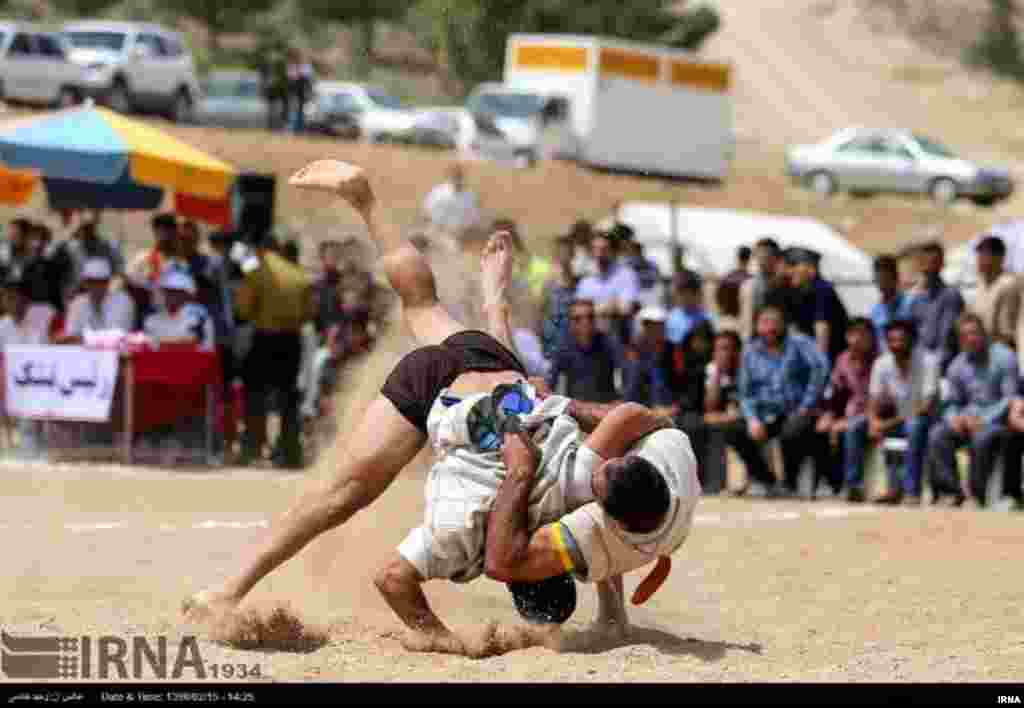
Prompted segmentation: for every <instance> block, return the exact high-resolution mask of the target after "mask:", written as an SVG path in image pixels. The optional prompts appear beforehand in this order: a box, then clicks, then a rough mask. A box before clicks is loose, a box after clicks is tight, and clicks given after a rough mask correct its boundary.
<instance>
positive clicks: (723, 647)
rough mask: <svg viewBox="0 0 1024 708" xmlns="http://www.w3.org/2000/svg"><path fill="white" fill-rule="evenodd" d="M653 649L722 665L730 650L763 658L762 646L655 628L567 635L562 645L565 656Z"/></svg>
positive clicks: (569, 633) (561, 651) (594, 631)
mask: <svg viewBox="0 0 1024 708" xmlns="http://www.w3.org/2000/svg"><path fill="white" fill-rule="evenodd" d="M645 645H646V646H650V647H653V648H654V649H656V650H658V651H659V652H660V653H662V654H671V655H673V656H683V655H688V656H695V657H697V658H699V659H701V660H702V661H708V662H711V661H719V660H721V659H722V658H723V657H724V656H725V654H726V652H728V651H729V650H736V651H744V652H748V653H750V654H758V655H760V654H762V653H763V648H762V646H761V645H760V644H757V643H753V642H752V643H750V644H734V643H732V642H716V641H709V640H704V639H698V638H697V637H678V636H676V635H674V634H669V633H668V632H665V631H662V630H660V629H655V628H653V627H637V626H633V627H631V628H630V631H629V634H628V636H626V637H614V636H608V635H606V634H604V633H602V632H600V631H597V630H581V631H572V630H570V631H566V632H565V633H564V634H563V635H562V638H561V642H560V643H559V648H558V651H559V653H562V654H603V653H604V652H607V651H612V650H613V649H619V648H622V647H631V646H645Z"/></svg>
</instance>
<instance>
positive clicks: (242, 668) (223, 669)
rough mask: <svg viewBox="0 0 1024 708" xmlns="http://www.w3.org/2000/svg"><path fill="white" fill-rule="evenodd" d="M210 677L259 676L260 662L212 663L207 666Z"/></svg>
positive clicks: (242, 677)
mask: <svg viewBox="0 0 1024 708" xmlns="http://www.w3.org/2000/svg"><path fill="white" fill-rule="evenodd" d="M207 669H208V671H209V674H210V678H215V679H218V678H226V679H229V678H241V679H244V678H258V677H259V676H260V675H261V674H260V665H259V664H210V665H209V666H207Z"/></svg>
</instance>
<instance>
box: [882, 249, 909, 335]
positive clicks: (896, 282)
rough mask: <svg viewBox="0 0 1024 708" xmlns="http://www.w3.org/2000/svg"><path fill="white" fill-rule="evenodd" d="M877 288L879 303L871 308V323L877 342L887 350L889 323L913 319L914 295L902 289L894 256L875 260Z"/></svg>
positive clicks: (897, 264)
mask: <svg viewBox="0 0 1024 708" xmlns="http://www.w3.org/2000/svg"><path fill="white" fill-rule="evenodd" d="M875 286H876V287H877V288H878V302H877V303H876V304H875V306H874V307H872V308H871V322H872V323H873V324H874V326H875V338H876V340H877V341H878V342H879V344H880V347H881V348H882V349H885V347H886V346H887V345H886V335H885V332H886V328H887V327H888V326H889V323H890V322H895V321H896V320H911V319H913V317H914V295H913V294H912V293H909V292H907V291H905V290H903V288H902V287H901V285H900V270H899V262H898V261H897V260H896V258H895V257H893V256H879V257H878V258H876V259H875Z"/></svg>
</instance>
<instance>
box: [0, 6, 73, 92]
mask: <svg viewBox="0 0 1024 708" xmlns="http://www.w3.org/2000/svg"><path fill="white" fill-rule="evenodd" d="M68 51H69V47H68V45H67V43H66V42H65V40H64V38H63V37H61V36H60V35H59V34H55V33H53V32H45V31H43V30H40V29H38V28H35V27H32V26H31V25H27V24H20V23H10V22H5V23H0V97H2V98H4V99H10V100H13V101H23V102H25V103H41V104H48V105H56V106H61V107H67V106H71V105H74V104H76V103H78V102H80V101H81V99H82V97H83V84H84V81H85V71H84V70H83V69H82V67H80V66H78V65H77V64H75V63H73V62H71V61H69V60H68Z"/></svg>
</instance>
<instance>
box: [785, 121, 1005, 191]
mask: <svg viewBox="0 0 1024 708" xmlns="http://www.w3.org/2000/svg"><path fill="white" fill-rule="evenodd" d="M786 173H787V174H788V175H789V176H790V177H793V178H794V179H797V180H800V181H801V182H803V183H804V184H806V185H807V186H809V187H810V188H811V189H813V190H814V191H816V192H818V193H819V194H822V195H828V194H832V193H833V192H835V191H837V190H840V189H844V190H848V191H851V192H862V193H873V192H909V193H919V194H928V195H929V196H931V198H932V199H933V200H934V201H935V202H937V203H939V204H949V203H951V202H953V201H955V200H956V199H958V198H960V197H967V198H969V199H971V200H972V201H974V202H975V203H976V204H979V205H983V206H989V205H992V204H994V203H996V202H997V201H999V200H1002V199H1006V198H1007V197H1009V196H1010V195H1011V194H1013V189H1014V183H1013V177H1012V176H1011V175H1010V173H1009V172H1008V171H1007V170H1005V169H1002V168H999V167H991V166H980V165H978V164H976V163H974V162H971V161H968V160H965V159H962V158H960V157H957V156H956V155H954V154H953V153H952V152H951V151H950V150H949V149H947V148H946V147H944V146H943V145H941V144H939V143H938V142H936V141H935V140H932V139H930V138H927V137H925V136H923V135H920V134H916V133H911V132H910V131H905V130H871V129H865V128H851V129H848V130H843V131H840V132H838V133H836V134H835V135H833V136H832V137H831V138H828V139H827V140H825V141H823V142H821V143H818V144H817V145H801V146H797V147H794V148H793V149H791V150H790V151H789V153H788V154H787V155H786Z"/></svg>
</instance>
